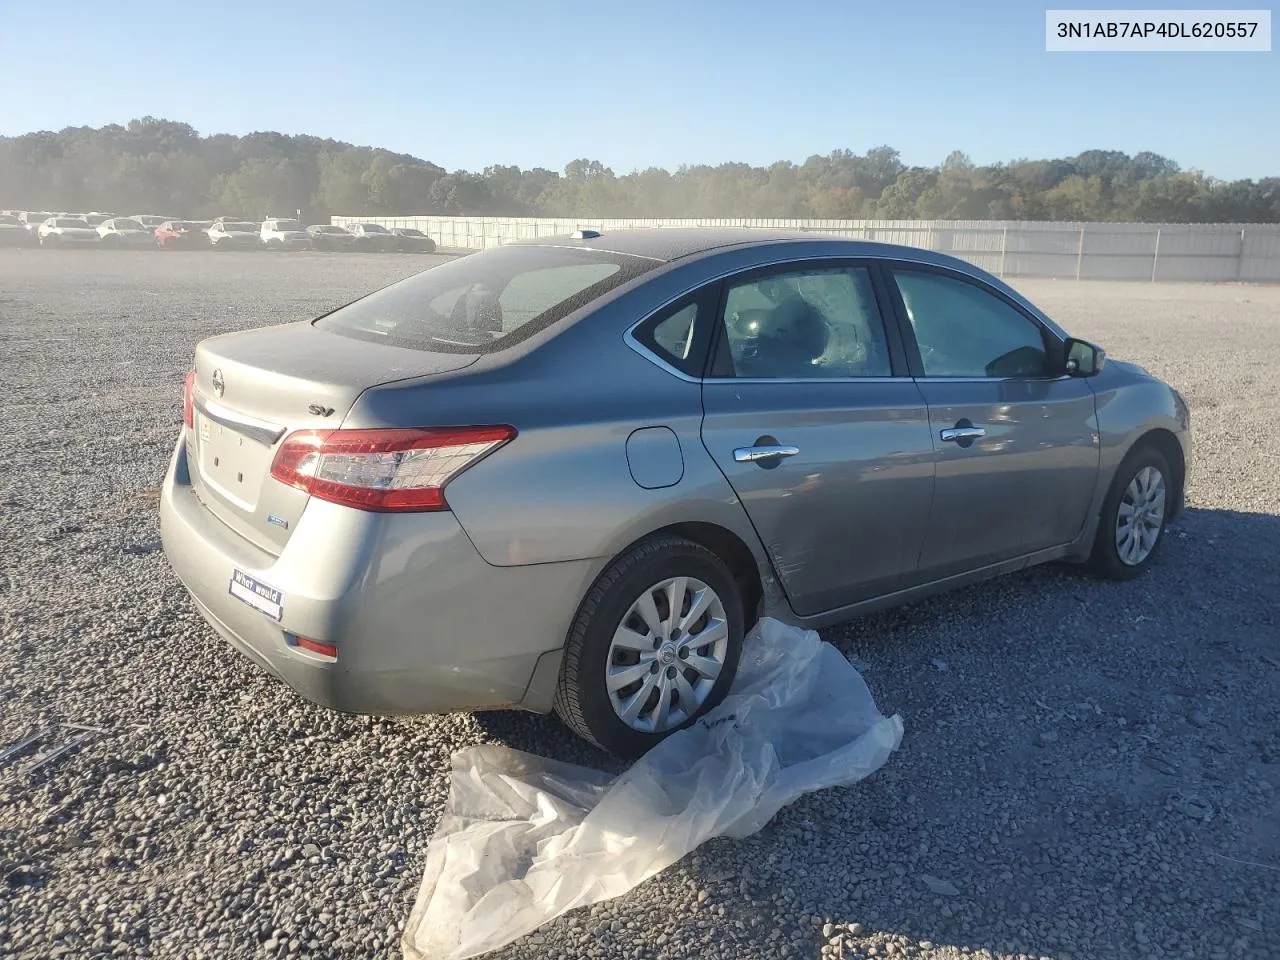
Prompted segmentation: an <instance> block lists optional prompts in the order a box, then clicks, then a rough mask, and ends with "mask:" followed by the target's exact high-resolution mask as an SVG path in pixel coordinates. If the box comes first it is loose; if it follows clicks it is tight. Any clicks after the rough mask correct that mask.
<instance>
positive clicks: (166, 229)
mask: <svg viewBox="0 0 1280 960" xmlns="http://www.w3.org/2000/svg"><path fill="white" fill-rule="evenodd" d="M6 246H7V247H19V246H26V247H35V246H38V247H43V248H48V249H65V248H67V247H73V246H83V247H98V248H103V249H111V250H123V249H126V248H134V249H140V248H146V249H152V248H154V249H157V250H218V251H219V252H226V251H229V250H240V251H259V250H266V251H271V252H277V253H282V252H285V251H302V250H361V251H370V252H380V253H434V252H435V249H436V243H435V241H434V240H432V239H431V238H430V237H428V236H427V235H426V234H424V233H423V232H422V231H421V230H414V229H408V228H396V229H394V230H388V229H387V228H385V227H383V226H380V225H379V224H376V223H352V224H350V225H349V226H335V225H332V224H312V225H310V226H308V225H307V224H305V223H303V222H302V221H301V220H297V219H294V218H291V217H268V218H267V219H266V220H250V219H246V218H243V217H235V216H219V217H215V218H214V219H213V220H183V219H180V218H178V217H172V216H160V215H158V214H145V213H139V214H133V215H131V216H117V215H113V214H109V213H74V212H73V213H52V212H49V211H43V210H0V247H6Z"/></svg>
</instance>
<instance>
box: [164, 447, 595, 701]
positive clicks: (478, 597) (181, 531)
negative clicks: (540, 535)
mask: <svg viewBox="0 0 1280 960" xmlns="http://www.w3.org/2000/svg"><path fill="white" fill-rule="evenodd" d="M185 446H186V439H185V435H184V437H183V439H180V440H179V442H178V445H177V447H176V449H175V451H174V456H173V458H172V460H171V461H170V465H169V471H168V473H167V475H166V477H165V481H164V487H163V492H162V496H161V503H160V530H161V537H162V540H163V543H164V549H165V553H166V555H167V556H168V559H169V563H170V565H171V566H172V567H173V570H174V572H175V573H176V574H177V576H178V578H179V579H180V580H181V581H182V583H183V584H184V585H185V586H186V588H187V590H188V591H189V592H190V593H191V595H192V597H193V599H194V600H195V604H196V607H197V609H198V610H199V611H200V613H201V614H202V615H203V616H204V618H205V619H206V620H207V621H208V622H209V624H210V625H211V626H212V627H213V628H214V630H216V631H217V632H218V634H220V635H221V636H222V637H223V638H224V639H225V640H226V641H227V642H229V643H230V644H231V645H232V646H233V647H234V648H235V649H236V650H238V651H240V652H241V653H242V654H244V655H245V656H247V657H248V658H249V659H251V660H253V661H254V662H255V663H257V664H258V665H259V666H260V667H262V668H263V669H265V670H266V671H267V672H268V673H271V674H272V675H274V676H275V677H277V678H278V679H280V680H282V681H283V682H284V683H286V684H287V685H288V686H290V687H291V688H293V690H295V691H296V692H297V693H299V694H301V695H302V696H303V697H305V698H306V699H308V700H311V701H313V702H315V703H318V704H321V705H322V706H326V707H331V708H333V709H336V710H342V711H346V712H351V713H376V714H418V713H443V712H449V711H454V710H467V709H485V708H493V707H509V706H520V705H528V704H526V702H525V701H526V690H527V688H528V687H529V683H530V679H531V677H532V676H533V675H534V671H535V668H536V666H537V664H538V660H539V658H540V657H541V656H542V655H543V654H544V653H548V652H552V651H555V650H558V649H559V648H560V647H561V646H562V645H563V643H564V638H565V635H566V633H567V632H568V629H569V624H570V620H571V618H572V617H573V615H574V613H575V612H576V609H577V605H578V602H579V599H580V598H581V596H582V595H583V594H584V593H585V592H586V589H587V587H588V586H589V584H590V582H591V580H592V579H593V578H594V576H595V574H596V573H597V572H598V569H597V565H596V564H595V563H594V562H592V561H576V562H572V563H548V564H536V565H530V566H523V567H494V566H490V565H489V564H488V563H486V562H485V561H484V559H483V558H481V556H480V555H479V553H478V552H477V551H476V549H475V547H474V546H473V545H472V544H471V541H470V540H469V539H468V537H467V535H466V534H465V532H463V530H462V528H461V527H460V526H459V524H458V522H457V520H456V519H455V518H454V516H453V514H451V513H416V514H396V515H393V514H376V513H367V512H364V511H359V510H353V509H350V508H347V507H340V506H337V505H335V504H331V503H327V502H325V501H321V500H316V499H312V500H311V501H310V502H309V503H308V505H307V507H306V509H305V511H304V513H303V516H302V517H301V518H300V519H299V520H298V522H297V524H296V527H295V529H294V531H293V534H292V536H291V537H290V539H289V542H288V543H287V544H286V545H285V547H284V549H283V550H282V551H281V553H280V555H279V556H272V555H270V554H268V553H265V552H263V551H262V550H260V549H258V548H257V547H256V546H254V545H253V544H251V543H249V542H248V541H247V540H245V539H244V538H243V537H241V536H239V535H238V534H236V533H234V532H233V531H232V530H231V529H230V528H229V527H227V526H226V525H225V524H224V523H223V522H222V521H220V520H218V519H217V518H216V517H215V516H214V514H213V513H211V512H210V511H209V510H208V509H207V508H206V507H205V506H204V505H203V504H202V503H201V502H200V499H199V496H198V495H197V493H196V491H195V488H194V487H193V486H192V483H191V477H190V474H189V472H188V470H189V468H188V459H187V456H186V450H185ZM235 570H240V571H242V572H243V573H245V574H247V575H249V576H251V577H253V578H255V579H256V580H258V581H259V582H262V583H265V584H269V585H270V586H271V587H274V588H276V589H278V590H280V591H281V608H282V609H281V616H280V619H279V620H276V619H274V618H273V617H272V616H270V615H268V614H265V613H262V612H260V611H259V610H257V609H255V608H254V607H251V606H249V605H248V604H247V603H244V602H243V601H241V600H240V599H238V598H236V597H235V596H233V595H232V594H231V593H230V583H231V577H232V572H233V571H235ZM298 636H302V637H307V638H310V639H312V640H316V641H319V642H321V643H327V644H333V645H334V646H335V647H337V650H338V655H337V657H336V659H331V658H328V657H324V656H322V655H318V654H314V653H311V652H309V651H307V650H304V649H301V648H300V647H298V646H297V637H298ZM535 705H536V706H537V707H538V708H540V709H546V707H547V706H548V704H547V702H546V698H545V697H544V696H539V697H537V698H536V701H535Z"/></svg>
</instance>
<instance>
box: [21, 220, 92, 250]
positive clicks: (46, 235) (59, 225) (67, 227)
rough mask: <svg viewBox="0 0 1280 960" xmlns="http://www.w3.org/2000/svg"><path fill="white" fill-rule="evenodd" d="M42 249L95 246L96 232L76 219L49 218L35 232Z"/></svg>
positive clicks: (85, 222)
mask: <svg viewBox="0 0 1280 960" xmlns="http://www.w3.org/2000/svg"><path fill="white" fill-rule="evenodd" d="M37 236H39V238H40V246H42V247H72V246H77V247H84V246H91V245H92V246H97V245H98V243H99V242H100V238H99V236H98V231H97V230H95V229H94V228H93V227H91V226H89V223H88V221H86V220H80V219H78V218H76V217H50V218H49V219H48V220H46V221H45V222H44V223H42V224H40V228H39V230H38V231H37Z"/></svg>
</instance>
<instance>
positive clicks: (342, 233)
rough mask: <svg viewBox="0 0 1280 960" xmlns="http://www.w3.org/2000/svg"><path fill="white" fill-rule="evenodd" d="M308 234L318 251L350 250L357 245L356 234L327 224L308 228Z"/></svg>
mask: <svg viewBox="0 0 1280 960" xmlns="http://www.w3.org/2000/svg"><path fill="white" fill-rule="evenodd" d="M307 233H308V234H309V235H310V237H311V245H312V246H313V247H315V248H316V249H317V250H350V249H352V248H353V247H354V246H355V245H356V238H355V234H353V233H352V232H351V231H350V230H344V229H343V228H342V227H335V226H333V225H331V224H327V223H318V224H315V225H314V226H310V227H307Z"/></svg>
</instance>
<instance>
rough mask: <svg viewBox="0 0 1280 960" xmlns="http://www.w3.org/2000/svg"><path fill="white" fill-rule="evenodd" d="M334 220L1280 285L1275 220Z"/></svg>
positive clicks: (487, 241)
mask: <svg viewBox="0 0 1280 960" xmlns="http://www.w3.org/2000/svg"><path fill="white" fill-rule="evenodd" d="M333 222H334V223H335V224H339V225H342V224H348V223H379V224H382V225H383V226H385V227H414V228H417V229H418V230H421V231H422V232H423V233H425V234H427V236H429V237H431V238H432V239H433V240H435V242H436V243H437V244H438V245H439V246H441V247H443V248H446V249H460V250H483V249H486V248H488V247H496V246H500V245H501V244H504V243H510V242H512V241H514V240H525V239H531V238H534V237H545V236H554V235H556V234H564V233H570V232H572V231H574V230H578V229H591V230H599V231H601V232H602V233H603V232H607V231H609V230H629V229H634V228H646V227H652V228H660V227H713V226H723V227H761V228H774V229H786V230H803V231H806V232H810V233H824V234H830V235H832V236H840V237H851V238H853V239H857V240H877V241H880V242H883V243H901V244H906V245H907V246H912V247H921V248H923V249H925V250H936V251H938V252H940V253H949V254H951V255H953V256H956V257H960V258H961V259H963V260H968V261H969V262H970V263H972V264H975V265H976V266H979V267H981V268H983V269H984V270H988V271H990V272H991V273H994V274H997V275H998V276H1002V277H1055V278H1066V279H1075V280H1144V281H1148V282H1155V281H1159V280H1180V281H1218V282H1223V281H1227V282H1231V281H1261V282H1280V224H1253V223H1051V222H1037V221H1026V220H779V219H756V220H748V219H728V220H726V219H714V218H700V219H689V220H673V219H667V220H654V219H605V220H600V219H591V218H587V217H584V218H581V219H575V218H564V217H556V218H551V217H436V216H405V217H334V218H333Z"/></svg>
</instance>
